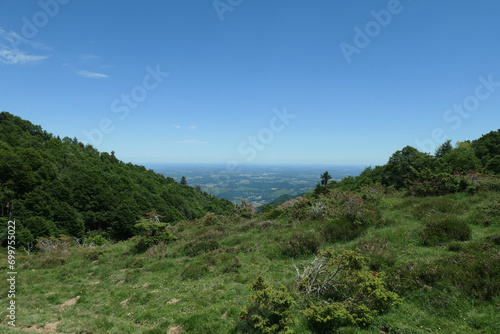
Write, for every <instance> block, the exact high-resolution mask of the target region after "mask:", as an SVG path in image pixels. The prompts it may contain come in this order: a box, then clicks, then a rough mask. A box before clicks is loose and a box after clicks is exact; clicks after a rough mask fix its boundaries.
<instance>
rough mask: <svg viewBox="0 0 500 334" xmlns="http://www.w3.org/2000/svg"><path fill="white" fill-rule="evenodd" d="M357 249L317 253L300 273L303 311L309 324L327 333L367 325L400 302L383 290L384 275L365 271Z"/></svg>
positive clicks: (328, 250)
mask: <svg viewBox="0 0 500 334" xmlns="http://www.w3.org/2000/svg"><path fill="white" fill-rule="evenodd" d="M365 262H366V258H365V257H364V256H362V255H361V253H360V251H359V249H356V250H343V249H340V250H339V251H338V252H337V251H335V249H334V248H333V247H332V248H329V249H327V250H324V251H320V252H319V253H318V255H317V256H316V258H315V260H314V261H313V262H311V263H310V264H309V265H306V266H305V267H304V268H303V270H302V272H301V270H299V269H298V268H297V267H295V269H296V271H297V276H298V281H297V286H298V289H299V291H300V292H302V293H303V294H304V295H305V296H306V298H307V300H308V302H309V307H308V308H307V309H305V310H304V311H303V313H304V315H305V316H306V318H307V320H308V322H309V325H310V326H311V327H312V328H313V329H316V330H320V331H326V330H331V329H332V328H339V327H341V326H347V325H360V326H366V325H368V324H370V323H371V322H372V320H373V318H374V317H375V316H376V315H378V314H380V313H382V312H385V311H386V310H388V309H389V308H390V307H391V306H393V305H396V304H398V303H399V302H400V298H399V296H398V295H397V294H396V293H394V292H391V291H388V290H387V289H386V288H385V283H384V276H383V275H382V274H379V273H377V272H372V271H367V270H365V269H364V265H365Z"/></svg>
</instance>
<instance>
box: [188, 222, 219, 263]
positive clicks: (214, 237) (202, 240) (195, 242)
mask: <svg viewBox="0 0 500 334" xmlns="http://www.w3.org/2000/svg"><path fill="white" fill-rule="evenodd" d="M222 235H223V232H222V231H220V230H217V229H209V230H207V231H205V232H204V233H201V234H199V235H198V236H194V238H193V239H192V240H191V241H189V242H188V243H186V245H185V246H184V253H185V254H186V255H188V256H192V257H193V256H196V255H199V254H202V253H206V252H209V251H213V250H215V249H218V248H219V247H220V243H219V240H220V239H221V237H222Z"/></svg>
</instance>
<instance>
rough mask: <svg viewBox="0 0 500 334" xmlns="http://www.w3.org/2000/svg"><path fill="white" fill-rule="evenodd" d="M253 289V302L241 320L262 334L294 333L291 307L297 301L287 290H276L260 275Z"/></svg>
mask: <svg viewBox="0 0 500 334" xmlns="http://www.w3.org/2000/svg"><path fill="white" fill-rule="evenodd" d="M251 289H252V290H254V291H255V293H254V294H253V295H252V296H251V297H250V298H251V300H252V302H251V303H250V305H249V306H247V307H245V308H243V310H242V311H241V312H240V320H243V321H246V323H247V325H248V326H249V327H250V328H252V329H254V330H257V331H259V332H260V333H280V334H289V333H293V331H292V330H291V328H290V325H292V324H293V323H294V321H295V319H294V317H293V316H292V312H291V307H292V306H293V305H295V301H294V300H293V298H292V296H291V295H290V294H289V293H288V291H287V290H286V288H285V287H284V286H283V285H282V286H280V288H279V289H278V290H276V289H274V288H272V287H271V286H270V285H269V284H268V283H267V282H266V281H265V280H264V278H263V277H262V276H261V275H259V277H257V280H256V281H255V282H254V283H253V284H252V285H251Z"/></svg>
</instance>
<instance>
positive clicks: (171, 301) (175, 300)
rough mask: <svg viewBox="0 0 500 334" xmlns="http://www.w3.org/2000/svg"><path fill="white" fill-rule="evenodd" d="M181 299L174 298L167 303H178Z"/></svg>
mask: <svg viewBox="0 0 500 334" xmlns="http://www.w3.org/2000/svg"><path fill="white" fill-rule="evenodd" d="M179 301H180V299H176V298H172V299H171V300H169V301H168V302H167V304H169V305H170V304H175V303H177V302H179Z"/></svg>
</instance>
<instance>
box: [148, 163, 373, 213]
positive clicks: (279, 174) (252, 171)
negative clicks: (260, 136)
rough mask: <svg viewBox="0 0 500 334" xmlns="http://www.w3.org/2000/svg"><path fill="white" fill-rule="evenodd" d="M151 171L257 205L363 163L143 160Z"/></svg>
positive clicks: (352, 172)
mask: <svg viewBox="0 0 500 334" xmlns="http://www.w3.org/2000/svg"><path fill="white" fill-rule="evenodd" d="M145 166H146V167H147V168H151V169H153V170H154V171H155V172H158V173H161V174H163V175H165V176H168V177H171V178H173V179H175V180H176V181H180V180H181V178H182V176H185V177H186V180H187V182H188V185H191V186H195V185H200V187H201V189H202V190H203V191H206V192H208V193H210V194H213V195H215V196H217V197H219V198H227V199H228V200H230V201H232V202H234V203H239V202H240V200H245V201H247V202H250V203H253V205H254V207H260V206H262V205H264V204H266V203H269V202H271V201H273V200H274V199H276V198H278V197H279V196H281V195H284V194H290V195H300V194H302V193H305V192H308V191H311V190H313V189H314V187H315V186H316V184H317V183H318V182H319V181H320V178H319V177H320V175H321V174H322V173H323V172H325V171H328V172H329V173H330V175H332V177H333V180H341V179H343V178H344V177H346V176H357V175H359V174H360V173H361V172H362V171H363V170H364V169H365V168H366V167H367V166H347V165H332V166H326V165H325V166H306V165H291V166H277V165H248V166H241V167H239V168H240V170H237V171H228V170H227V168H226V166H225V165H199V164H191V165H188V164H184V165H180V164H145Z"/></svg>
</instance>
